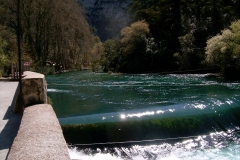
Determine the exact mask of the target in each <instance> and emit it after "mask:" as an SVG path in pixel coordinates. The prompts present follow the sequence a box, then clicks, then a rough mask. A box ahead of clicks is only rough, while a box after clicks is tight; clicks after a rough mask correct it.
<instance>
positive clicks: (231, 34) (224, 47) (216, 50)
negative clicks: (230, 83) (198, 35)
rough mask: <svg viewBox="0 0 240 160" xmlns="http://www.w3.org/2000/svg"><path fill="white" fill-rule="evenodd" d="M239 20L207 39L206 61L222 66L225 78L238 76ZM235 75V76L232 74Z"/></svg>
mask: <svg viewBox="0 0 240 160" xmlns="http://www.w3.org/2000/svg"><path fill="white" fill-rule="evenodd" d="M239 49H240V20H238V21H235V22H233V23H232V24H231V26H230V29H225V30H223V31H222V32H221V34H218V35H216V36H214V37H212V38H210V39H208V41H207V47H206V61H207V62H208V63H210V64H212V65H217V66H220V67H222V71H223V74H224V75H225V77H226V78H240V76H239V73H240V51H239ZM233 75H235V76H233Z"/></svg>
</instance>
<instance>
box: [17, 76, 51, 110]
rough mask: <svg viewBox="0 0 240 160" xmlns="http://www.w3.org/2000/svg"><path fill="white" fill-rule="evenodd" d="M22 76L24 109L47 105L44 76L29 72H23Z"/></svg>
mask: <svg viewBox="0 0 240 160" xmlns="http://www.w3.org/2000/svg"><path fill="white" fill-rule="evenodd" d="M24 76H25V77H24V78H23V79H22V93H23V105H24V107H28V106H31V105H34V104H45V103H47V83H46V80H45V76H44V75H43V74H39V73H35V72H30V71H27V72H24Z"/></svg>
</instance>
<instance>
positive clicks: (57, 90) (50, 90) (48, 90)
mask: <svg viewBox="0 0 240 160" xmlns="http://www.w3.org/2000/svg"><path fill="white" fill-rule="evenodd" d="M47 92H65V93H69V92H72V91H70V90H60V89H47Z"/></svg>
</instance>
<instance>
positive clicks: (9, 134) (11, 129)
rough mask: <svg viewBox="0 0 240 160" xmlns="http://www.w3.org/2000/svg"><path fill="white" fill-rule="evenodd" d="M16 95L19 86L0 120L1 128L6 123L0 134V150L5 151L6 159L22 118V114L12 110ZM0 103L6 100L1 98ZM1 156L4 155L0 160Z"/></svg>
mask: <svg viewBox="0 0 240 160" xmlns="http://www.w3.org/2000/svg"><path fill="white" fill-rule="evenodd" d="M18 93H19V84H18V86H17V88H16V91H15V93H14V96H13V99H12V103H11V105H10V106H9V107H8V108H7V110H6V113H5V115H4V116H3V119H0V120H2V122H3V123H2V126H4V125H5V123H6V125H5V126H4V127H3V129H2V131H1V133H0V150H5V151H4V154H6V157H7V155H8V152H9V150H10V148H11V146H12V143H13V141H14V138H15V137H16V135H17V132H18V129H19V126H20V123H21V118H22V114H20V113H19V114H17V113H13V108H14V105H15V103H16V100H17V96H18ZM1 98H2V97H1ZM1 101H2V102H3V101H7V99H4V98H3V99H1ZM1 107H5V106H4V105H3V106H1ZM0 118H1V117H0ZM5 152H6V153H5ZM2 156H4V155H0V157H1V158H3V157H2Z"/></svg>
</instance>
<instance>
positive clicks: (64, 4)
mask: <svg viewBox="0 0 240 160" xmlns="http://www.w3.org/2000/svg"><path fill="white" fill-rule="evenodd" d="M16 3H17V1H5V0H0V4H2V5H1V7H0V13H4V17H2V16H1V20H0V24H1V25H3V26H4V31H7V32H8V33H9V34H8V35H13V36H15V37H11V38H10V37H7V42H9V44H11V45H12V44H13V45H12V50H13V53H14V52H15V53H17V47H16V41H15V42H14V43H12V42H11V41H12V40H16V39H14V38H16V33H17V32H16V31H17V21H16V16H17V15H16V13H17V12H16ZM1 15H2V14H1ZM5 35H7V34H5ZM93 45H94V35H93V34H92V32H91V29H90V27H89V25H88V23H87V21H86V19H85V16H84V11H83V8H82V7H80V6H79V5H78V3H77V1H69V0H60V1H52V0H34V1H24V2H22V3H21V48H22V53H23V60H24V59H26V60H27V61H30V62H31V64H34V65H35V66H36V67H35V68H36V69H38V68H40V69H38V70H42V71H44V67H45V66H46V64H47V63H48V64H50V65H51V66H53V65H54V64H60V65H61V66H63V69H64V70H66V69H71V68H72V67H78V68H80V67H81V66H89V65H91V62H92V61H94V58H95V57H94V58H92V57H93V56H92V55H91V50H92V46H93ZM9 50H11V49H9Z"/></svg>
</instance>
